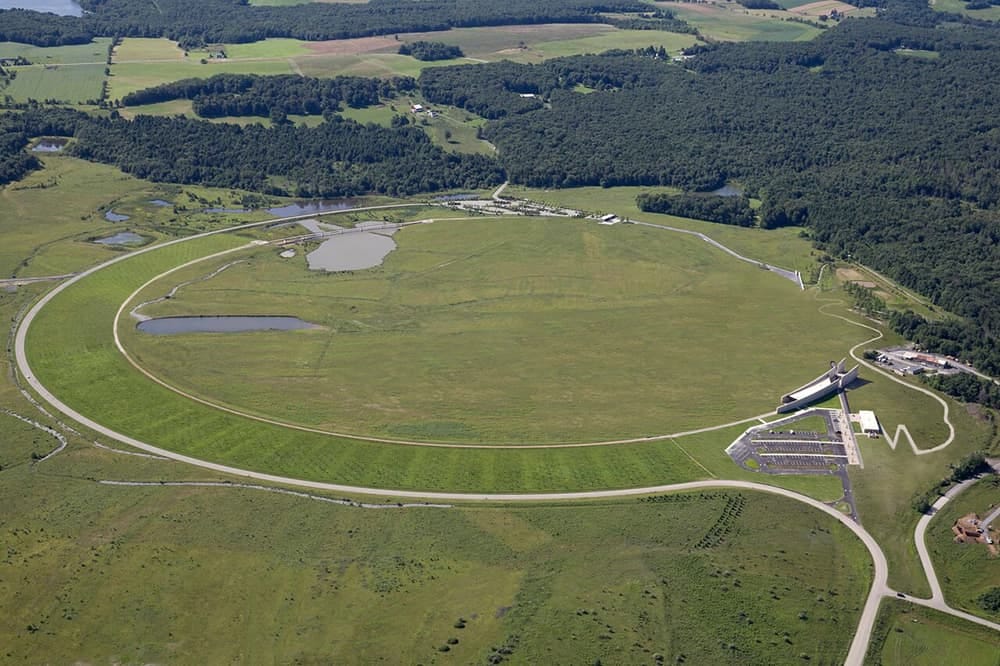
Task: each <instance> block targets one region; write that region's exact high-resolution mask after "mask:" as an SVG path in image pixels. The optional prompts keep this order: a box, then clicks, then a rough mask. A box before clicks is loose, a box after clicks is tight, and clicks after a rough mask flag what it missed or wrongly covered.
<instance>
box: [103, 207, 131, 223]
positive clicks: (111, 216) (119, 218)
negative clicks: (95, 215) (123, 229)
mask: <svg viewBox="0 0 1000 666" xmlns="http://www.w3.org/2000/svg"><path fill="white" fill-rule="evenodd" d="M104 219H105V220H107V221H108V222H124V221H125V220H127V219H129V217H128V215H122V214H121V213H116V212H115V211H113V210H109V211H108V212H106V213H105V214H104Z"/></svg>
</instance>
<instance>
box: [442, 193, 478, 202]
mask: <svg viewBox="0 0 1000 666" xmlns="http://www.w3.org/2000/svg"><path fill="white" fill-rule="evenodd" d="M479 198H481V197H480V196H479V195H478V194H476V193H474V192H466V193H462V194H442V195H441V196H439V197H434V199H433V200H434V201H472V200H473V199H479ZM486 198H489V197H486Z"/></svg>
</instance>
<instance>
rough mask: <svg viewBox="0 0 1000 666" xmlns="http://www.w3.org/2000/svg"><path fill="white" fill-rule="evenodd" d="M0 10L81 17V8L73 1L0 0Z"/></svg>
mask: <svg viewBox="0 0 1000 666" xmlns="http://www.w3.org/2000/svg"><path fill="white" fill-rule="evenodd" d="M0 9H33V10H35V11H36V12H49V13H51V14H59V15H60V16H83V8H82V7H80V5H79V3H77V2H75V1H74V0H0Z"/></svg>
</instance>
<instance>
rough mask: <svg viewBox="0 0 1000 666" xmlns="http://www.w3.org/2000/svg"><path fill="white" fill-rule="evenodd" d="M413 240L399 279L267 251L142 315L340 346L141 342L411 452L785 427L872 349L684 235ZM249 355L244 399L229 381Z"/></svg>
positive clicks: (466, 229) (261, 407) (227, 399)
mask: <svg viewBox="0 0 1000 666" xmlns="http://www.w3.org/2000/svg"><path fill="white" fill-rule="evenodd" d="M397 240H398V242H399V244H400V249H399V250H397V251H396V252H395V253H393V254H390V255H389V257H388V258H387V261H386V263H385V265H384V267H383V268H382V269H380V270H376V271H361V272H358V273H357V274H355V275H347V276H325V275H317V274H316V273H315V272H310V271H308V270H307V269H306V267H305V262H304V260H303V259H299V260H298V261H295V262H288V261H285V260H282V259H278V258H277V257H276V256H275V253H274V252H273V250H265V251H263V252H260V253H258V254H257V256H255V257H254V259H253V261H252V262H251V263H249V264H245V265H240V266H236V267H234V268H231V269H229V270H227V271H226V272H225V273H224V274H222V275H219V276H218V277H217V278H214V279H213V280H211V281H206V282H200V283H198V284H196V285H192V286H191V287H190V288H189V289H186V290H185V291H184V292H182V293H180V294H178V295H177V296H176V297H175V298H172V299H171V300H170V301H168V302H166V303H164V304H161V305H157V306H154V307H151V308H149V309H148V311H144V312H145V313H146V314H149V315H157V314H180V313H186V314H207V313H218V312H220V311H223V312H227V313H248V312H281V313H291V314H295V315H297V316H300V317H302V318H304V319H306V320H307V321H312V322H315V323H318V324H321V325H323V326H324V327H325V330H315V331H303V332H301V333H302V335H294V336H291V337H290V336H288V335H287V334H280V333H272V334H261V335H259V336H258V335H255V336H253V345H254V348H255V353H254V354H253V355H252V357H250V358H243V357H244V356H245V354H244V352H243V350H245V346H246V344H247V340H245V339H243V338H241V337H240V336H229V337H226V336H181V337H170V338H166V337H159V336H148V335H137V334H135V333H134V332H133V331H126V334H127V335H128V338H127V340H128V342H127V344H129V345H130V348H131V349H133V350H134V352H135V354H136V355H137V358H138V359H139V360H140V362H142V363H143V364H144V365H145V366H146V367H148V368H149V369H151V370H152V371H153V372H154V373H156V374H158V375H161V376H163V377H164V378H165V379H167V380H168V381H170V382H171V383H174V384H176V385H178V386H180V387H181V388H183V389H184V390H188V391H191V392H193V393H196V394H199V395H202V396H206V397H209V399H217V400H220V401H221V402H223V403H225V404H227V405H234V406H241V407H244V408H246V409H248V410H249V411H251V412H254V413H259V414H266V415H269V416H272V417H275V418H280V419H287V420H291V421H294V422H297V423H303V424H308V425H315V426H318V427H322V428H325V429H330V430H340V431H342V432H350V433H354V434H364V435H378V436H387V437H397V438H407V439H409V438H416V439H430V440H444V441H460V442H485V443H521V442H531V443H539V442H540V443H548V442H575V441H594V440H609V439H620V438H625V437H642V436H645V435H655V434H662V433H669V432H678V431H685V430H692V429H695V428H700V427H705V426H709V425H716V424H719V423H726V422H729V421H733V420H737V419H740V418H746V417H749V416H752V415H754V414H760V413H762V412H767V411H769V410H771V409H773V408H774V406H775V405H776V404H777V400H778V398H779V397H780V394H781V393H782V391H783V390H785V389H786V388H788V387H794V386H796V385H798V384H800V383H801V382H802V381H804V380H806V379H808V378H809V377H811V376H813V375H814V374H815V373H816V372H817V370H816V369H817V368H822V367H823V366H824V365H825V362H826V360H827V359H828V358H830V356H831V355H837V354H838V353H839V354H841V355H842V354H843V353H844V349H845V347H846V346H848V343H849V341H850V340H852V339H854V340H855V341H856V340H860V339H862V338H861V336H860V335H859V334H858V333H856V332H855V331H854V330H852V329H851V328H849V327H848V326H847V325H845V324H840V323H839V322H836V321H834V320H829V319H828V318H827V317H825V316H823V315H821V314H819V313H818V312H817V311H816V305H815V303H814V302H813V300H812V299H811V298H809V297H807V296H803V294H802V292H800V291H799V290H798V288H797V287H796V286H795V285H793V284H791V283H789V282H787V281H782V280H780V279H779V278H777V277H776V276H774V275H772V274H768V273H766V272H763V271H761V270H759V269H758V268H756V267H754V266H752V265H748V264H741V263H739V262H735V261H733V260H732V259H731V258H730V257H728V255H725V254H724V253H722V252H719V251H717V250H714V249H712V248H710V247H709V246H707V245H705V244H704V243H703V242H701V241H700V240H698V239H694V238H688V237H678V236H677V235H675V234H671V233H668V232H661V231H657V230H650V229H644V228H641V227H634V226H628V225H621V226H618V227H612V228H606V227H600V226H597V225H594V224H592V223H589V224H588V223H584V222H580V221H577V220H551V219H549V220H544V219H534V220H533V219H507V220H483V221H473V222H453V223H440V224H436V225H430V226H420V227H415V228H412V229H407V230H404V231H402V232H400V233H399V234H398V235H397ZM221 261H227V260H220V262H221ZM211 270H212V266H210V265H208V266H200V267H192V268H191V269H190V272H191V273H195V274H201V275H204V274H207V273H209V272H211ZM184 279H185V276H183V275H177V276H171V277H170V278H169V280H168V281H166V282H164V283H161V284H156V285H154V286H151V287H150V288H149V289H148V291H147V292H145V294H148V295H149V296H152V295H154V294H159V293H163V292H165V291H166V290H168V289H169V287H170V286H171V285H172V284H175V283H176V282H179V281H182V280H184ZM139 298H140V299H143V298H145V296H144V295H140V297H139ZM126 328H128V327H126ZM791 330H794V331H796V334H795V336H794V337H795V339H799V340H801V336H802V335H803V332H804V331H806V330H812V331H815V332H814V333H812V334H811V335H809V338H808V343H804V342H803V343H802V344H799V345H794V344H792V339H793V338H792V337H787V343H786V345H785V346H786V347H788V351H786V352H784V353H783V354H782V356H781V358H780V360H779V359H772V357H771V354H770V352H769V351H768V350H765V349H762V348H761V347H760V346H759V345H758V343H757V340H759V339H761V338H766V339H768V340H771V341H772V343H773V344H781V343H780V342H779V341H781V340H782V339H785V336H787V335H788V334H787V331H791ZM744 331H747V332H749V331H752V332H753V333H752V334H744V333H743V332H744ZM177 358H183V359H185V362H184V363H183V364H180V365H178V364H177V363H176V359H177ZM236 358H240V361H239V364H240V366H241V372H242V373H243V376H244V378H245V379H246V382H241V383H240V385H239V386H238V387H237V386H234V385H233V384H232V383H231V382H230V381H228V380H227V378H226V373H225V372H224V368H226V367H229V366H231V365H232V364H233V363H234V362H235V359H236ZM193 367H197V368H198V371H197V372H192V371H191V368H193ZM486 376H489V377H490V378H491V379H490V381H489V382H484V381H483V380H482V378H483V377H486ZM737 385H739V386H742V387H743V389H742V390H721V387H723V386H737ZM278 395H280V396H281V400H280V401H277V402H280V403H281V404H283V406H282V407H281V408H280V410H279V411H276V410H275V408H274V407H273V406H274V405H275V404H277V402H276V398H277V396H278ZM331 396H336V399H333V400H331Z"/></svg>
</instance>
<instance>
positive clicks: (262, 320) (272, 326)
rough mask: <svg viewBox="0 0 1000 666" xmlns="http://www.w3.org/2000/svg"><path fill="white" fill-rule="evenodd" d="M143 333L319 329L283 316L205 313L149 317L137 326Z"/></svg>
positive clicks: (168, 333) (313, 325)
mask: <svg viewBox="0 0 1000 666" xmlns="http://www.w3.org/2000/svg"><path fill="white" fill-rule="evenodd" d="M136 328H138V329H139V330H140V331H142V332H143V333H151V334H152V335H174V334H177V333H246V332H248V331H296V330H299V329H303V328H317V326H316V325H315V324H310V323H309V322H307V321H302V320H301V319H299V318H298V317H284V316H276V317H269V316H241V315H236V316H231V317H226V316H221V317H219V316H206V317H158V318H156V319H147V320H146V321H144V322H140V323H139V325H138V326H136Z"/></svg>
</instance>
